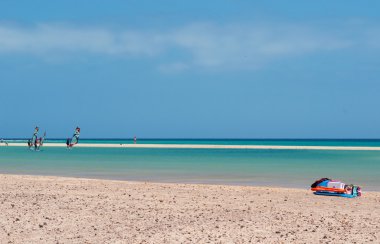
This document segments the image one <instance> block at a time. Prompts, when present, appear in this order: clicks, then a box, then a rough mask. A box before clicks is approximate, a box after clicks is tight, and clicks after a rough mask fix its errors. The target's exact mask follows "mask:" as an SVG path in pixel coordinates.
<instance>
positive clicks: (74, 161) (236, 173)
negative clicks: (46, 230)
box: [0, 139, 380, 191]
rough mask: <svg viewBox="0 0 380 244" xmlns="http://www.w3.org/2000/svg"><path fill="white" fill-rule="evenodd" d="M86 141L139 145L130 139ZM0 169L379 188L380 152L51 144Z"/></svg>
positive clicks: (12, 156)
mask: <svg viewBox="0 0 380 244" xmlns="http://www.w3.org/2000/svg"><path fill="white" fill-rule="evenodd" d="M17 141H20V140H17ZM21 141H24V140H21ZM10 142H12V141H10ZM48 142H62V143H64V140H63V139H61V140H60V139H56V140H48ZM81 142H82V143H116V144H120V143H122V144H128V143H133V141H132V140H130V139H129V140H122V139H113V140H104V139H103V140H99V139H97V140H95V139H92V140H81V141H80V143H81ZM138 143H141V144H142V143H149V144H214V145H215V144H219V145H220V144H222V145H300V146H304V145H307V146H380V140H196V139H187V140H174V139H172V140H159V139H154V140H153V139H149V140H148V139H146V140H138ZM0 173H11V174H33V175H56V176H70V177H86V178H100V179H117V180H137V181H154V182H182V183H211V184H231V185H265V186H284V187H299V188H308V187H309V186H310V184H311V183H312V182H313V181H314V180H316V179H318V178H321V177H330V178H333V179H339V180H342V181H344V182H346V183H354V184H358V185H361V186H362V187H363V188H364V190H377V191H379V189H380V151H330V150H329V151H327V150H256V149H255V150H253V149H248V150H247V149H144V148H78V147H77V148H75V147H74V148H73V149H72V150H68V149H66V148H57V147H46V148H43V149H42V150H41V151H40V152H34V151H30V150H29V149H28V148H27V147H26V146H25V148H23V147H0Z"/></svg>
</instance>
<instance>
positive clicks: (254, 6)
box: [0, 0, 380, 138]
mask: <svg viewBox="0 0 380 244" xmlns="http://www.w3.org/2000/svg"><path fill="white" fill-rule="evenodd" d="M379 9H380V2H379V1H375V0H373V1H365V2H363V1H352V0H336V1H331V0H320V1H304V0H302V1H301V0H292V1H280V0H278V1H271V0H268V1H255V0H234V1H232V0H210V1H198V0H192V1H178V0H160V1H153V0H152V1H147V0H138V1H137V0H114V1H101V0H91V1H90V0H82V1H74V0H66V1H49V0H35V1H28V0H19V1H0V94H1V105H0V137H5V138H27V137H31V135H32V133H33V129H34V127H35V126H36V125H38V126H39V127H40V129H41V130H42V131H47V135H48V137H51V138H66V137H69V136H71V135H72V133H73V131H74V129H75V127H76V126H80V127H81V136H82V138H131V137H133V136H137V138H380V113H379V107H380V106H379V105H380V96H379V95H380V68H379V67H380V59H379V55H380V13H379V11H378V10H379Z"/></svg>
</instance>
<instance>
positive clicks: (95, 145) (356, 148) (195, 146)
mask: <svg viewBox="0 0 380 244" xmlns="http://www.w3.org/2000/svg"><path fill="white" fill-rule="evenodd" d="M0 146H13V147H26V143H9V144H8V145H6V144H4V143H3V144H0ZM44 147H67V146H66V144H64V143H45V144H44ZM75 147H91V148H178V149H180V148H182V149H183V148H192V149H275V150H345V151H380V147H362V146H277V145H204V144H109V143H104V144H103V143H80V144H78V145H75Z"/></svg>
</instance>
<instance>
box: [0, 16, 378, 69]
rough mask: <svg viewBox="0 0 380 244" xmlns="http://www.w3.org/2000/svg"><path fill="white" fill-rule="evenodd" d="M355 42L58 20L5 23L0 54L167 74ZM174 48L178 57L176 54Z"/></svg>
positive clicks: (274, 29)
mask: <svg viewBox="0 0 380 244" xmlns="http://www.w3.org/2000/svg"><path fill="white" fill-rule="evenodd" d="M376 36H378V35H376ZM356 41H357V40H353V39H352V38H347V37H345V36H343V35H342V34H339V33H336V32H334V30H331V31H328V30H323V31H321V30H318V29H317V28H313V27H310V26H302V25H286V24H280V25H278V24H277V25H274V24H261V25H246V26H241V25H237V24H236V25H229V26H218V25H213V24H202V23H200V24H193V25H188V26H183V27H181V28H176V29H171V30H166V31H160V32H158V31H146V30H141V31H140V30H119V31H116V30H108V29H105V28H89V27H74V26H62V25H53V24H44V25H37V26H34V27H29V28H21V27H14V26H7V25H1V24H0V55H1V53H21V54H32V55H38V56H41V57H51V56H54V55H60V54H62V53H64V54H67V53H69V54H70V53H81V54H82V53H95V54H102V55H111V56H113V55H115V56H126V57H138V58H147V57H148V58H152V57H153V58H155V59H157V62H158V64H157V66H158V68H159V69H160V70H161V71H163V72H170V71H173V72H179V71H183V70H187V69H188V68H190V67H201V68H206V69H207V68H212V69H218V68H222V69H225V68H231V69H235V68H242V67H243V68H258V67H261V66H263V65H265V64H266V63H268V62H271V61H274V60H278V59H283V58H291V57H294V56H299V55H308V54H313V53H317V52H331V51H334V50H341V49H345V48H349V47H352V46H354V45H355V42H356ZM373 43H376V42H375V41H373ZM173 52H174V53H176V55H171V54H172V53H173ZM178 54H180V55H178Z"/></svg>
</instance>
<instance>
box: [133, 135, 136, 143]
mask: <svg viewBox="0 0 380 244" xmlns="http://www.w3.org/2000/svg"><path fill="white" fill-rule="evenodd" d="M133 143H134V144H136V143H137V138H136V136H135V137H133Z"/></svg>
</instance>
